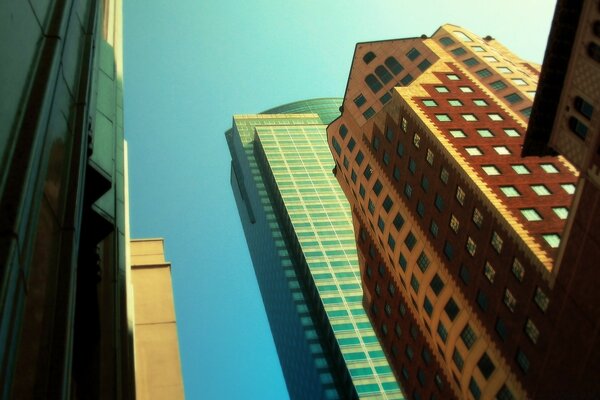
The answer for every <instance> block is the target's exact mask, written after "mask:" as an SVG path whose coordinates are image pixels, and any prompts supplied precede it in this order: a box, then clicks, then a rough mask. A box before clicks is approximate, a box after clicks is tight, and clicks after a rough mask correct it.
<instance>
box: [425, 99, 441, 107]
mask: <svg viewBox="0 0 600 400" xmlns="http://www.w3.org/2000/svg"><path fill="white" fill-rule="evenodd" d="M423 104H425V105H426V106H427V107H437V105H438V103H436V102H435V100H431V99H429V100H423Z"/></svg>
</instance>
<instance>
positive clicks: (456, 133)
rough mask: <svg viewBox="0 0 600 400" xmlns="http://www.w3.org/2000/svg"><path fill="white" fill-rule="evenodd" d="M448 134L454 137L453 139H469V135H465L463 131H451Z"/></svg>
mask: <svg viewBox="0 0 600 400" xmlns="http://www.w3.org/2000/svg"><path fill="white" fill-rule="evenodd" d="M448 132H449V133H450V135H452V137H455V138H464V137H467V135H465V132H464V131H463V130H462V129H450V130H449V131H448Z"/></svg>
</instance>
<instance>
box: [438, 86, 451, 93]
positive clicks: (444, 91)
mask: <svg viewBox="0 0 600 400" xmlns="http://www.w3.org/2000/svg"><path fill="white" fill-rule="evenodd" d="M435 91H436V92H438V93H448V92H450V90H448V88H447V87H446V86H436V87H435Z"/></svg>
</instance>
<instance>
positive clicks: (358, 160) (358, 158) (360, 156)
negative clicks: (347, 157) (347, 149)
mask: <svg viewBox="0 0 600 400" xmlns="http://www.w3.org/2000/svg"><path fill="white" fill-rule="evenodd" d="M364 158H365V156H364V154H363V153H362V151H360V150H359V151H358V153H356V157H354V159H355V160H356V163H357V164H358V165H360V164H362V162H363V160H364Z"/></svg>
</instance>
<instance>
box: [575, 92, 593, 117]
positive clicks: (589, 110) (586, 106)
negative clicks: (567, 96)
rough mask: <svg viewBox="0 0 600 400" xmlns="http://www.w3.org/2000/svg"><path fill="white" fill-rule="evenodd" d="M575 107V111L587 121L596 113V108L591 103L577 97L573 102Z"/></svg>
mask: <svg viewBox="0 0 600 400" xmlns="http://www.w3.org/2000/svg"><path fill="white" fill-rule="evenodd" d="M573 105H574V106H575V109H576V110H577V111H578V112H579V113H580V114H581V115H583V116H584V117H585V118H586V119H588V120H590V119H592V114H593V113H594V107H593V106H592V105H591V104H590V103H588V102H587V101H585V100H584V99H582V98H581V97H579V96H576V97H575V100H574V101H573Z"/></svg>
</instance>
